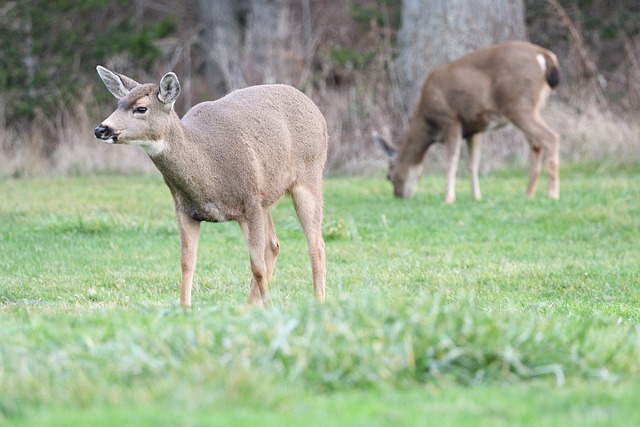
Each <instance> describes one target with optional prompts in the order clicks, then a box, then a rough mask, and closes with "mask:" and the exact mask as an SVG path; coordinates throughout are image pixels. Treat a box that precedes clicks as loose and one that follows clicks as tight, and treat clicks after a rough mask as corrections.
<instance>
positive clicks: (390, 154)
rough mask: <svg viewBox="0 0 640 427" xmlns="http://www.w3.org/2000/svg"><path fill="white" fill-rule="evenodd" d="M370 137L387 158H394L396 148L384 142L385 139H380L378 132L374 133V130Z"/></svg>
mask: <svg viewBox="0 0 640 427" xmlns="http://www.w3.org/2000/svg"><path fill="white" fill-rule="evenodd" d="M371 136H372V137H373V139H374V140H375V141H376V142H377V143H378V145H379V146H380V148H382V150H383V151H384V152H385V154H386V155H387V156H388V157H395V155H396V151H397V150H396V147H394V146H392V145H391V144H389V143H388V142H387V141H385V139H384V138H383V137H381V136H380V134H378V132H376V131H375V130H374V131H373V132H371Z"/></svg>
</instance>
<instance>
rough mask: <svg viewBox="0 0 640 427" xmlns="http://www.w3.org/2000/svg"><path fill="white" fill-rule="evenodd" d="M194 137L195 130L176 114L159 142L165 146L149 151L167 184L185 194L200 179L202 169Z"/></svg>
mask: <svg viewBox="0 0 640 427" xmlns="http://www.w3.org/2000/svg"><path fill="white" fill-rule="evenodd" d="M174 115H175V113H174ZM172 118H173V117H172ZM194 139H195V138H194V134H193V132H192V131H190V130H189V129H188V128H186V127H185V126H184V125H183V124H182V122H181V121H180V119H179V118H178V116H177V115H175V120H171V122H170V124H169V126H167V128H166V129H165V131H164V132H163V135H162V139H161V141H160V142H158V143H157V144H158V145H162V146H163V148H162V150H160V151H159V152H157V153H154V154H152V153H150V152H149V151H147V153H148V154H149V157H150V158H151V160H152V161H153V163H154V164H155V165H156V167H157V168H158V170H159V171H160V173H161V174H162V176H163V177H164V180H165V182H166V183H167V185H169V187H170V188H171V189H172V190H176V191H178V192H179V193H183V194H185V195H186V193H187V189H189V188H193V187H194V185H195V182H197V181H199V177H198V171H201V170H202V165H201V162H202V156H201V155H200V148H199V147H198V145H197V144H195V143H194Z"/></svg>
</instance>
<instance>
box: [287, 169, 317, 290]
mask: <svg viewBox="0 0 640 427" xmlns="http://www.w3.org/2000/svg"><path fill="white" fill-rule="evenodd" d="M291 199H292V200H293V206H294V207H295V209H296V214H297V215H298V220H299V221H300V225H301V226H302V230H303V231H304V234H305V236H306V238H307V245H308V250H309V259H310V260H311V271H312V274H313V291H314V294H315V297H316V299H317V300H318V301H320V302H324V288H325V280H326V278H325V276H326V272H325V253H324V239H323V238H322V178H320V184H318V185H316V186H315V187H314V189H313V190H310V189H307V188H306V187H304V186H303V185H298V186H296V187H294V188H293V190H292V191H291Z"/></svg>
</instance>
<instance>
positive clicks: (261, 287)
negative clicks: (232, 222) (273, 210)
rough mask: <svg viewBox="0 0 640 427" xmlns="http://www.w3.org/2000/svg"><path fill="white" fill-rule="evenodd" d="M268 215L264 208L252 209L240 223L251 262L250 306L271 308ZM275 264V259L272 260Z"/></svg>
mask: <svg viewBox="0 0 640 427" xmlns="http://www.w3.org/2000/svg"><path fill="white" fill-rule="evenodd" d="M265 223H266V215H265V213H264V210H263V209H262V207H253V208H250V209H249V210H248V212H247V215H246V220H244V221H241V222H240V228H241V229H242V233H243V234H244V238H245V242H246V245H247V249H248V251H249V260H250V262H251V284H250V288H249V299H248V302H249V304H255V305H259V306H263V307H270V306H271V301H270V299H269V286H268V277H269V273H268V269H267V262H266V260H265V252H266V249H265V247H266V241H267V239H266V235H265V234H266V233H265V230H266V224H265ZM272 262H275V258H274V259H273V260H272Z"/></svg>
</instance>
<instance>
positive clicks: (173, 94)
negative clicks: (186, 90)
mask: <svg viewBox="0 0 640 427" xmlns="http://www.w3.org/2000/svg"><path fill="white" fill-rule="evenodd" d="M178 95H180V82H179V81H178V76H176V75H175V74H174V73H167V74H165V75H164V77H162V79H161V80H160V93H159V94H158V99H159V100H160V102H162V103H164V104H173V103H174V102H175V101H176V99H177V98H178Z"/></svg>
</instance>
